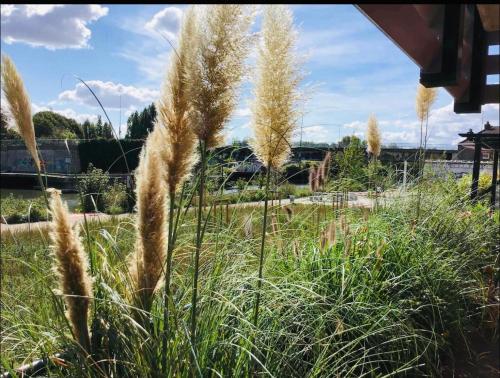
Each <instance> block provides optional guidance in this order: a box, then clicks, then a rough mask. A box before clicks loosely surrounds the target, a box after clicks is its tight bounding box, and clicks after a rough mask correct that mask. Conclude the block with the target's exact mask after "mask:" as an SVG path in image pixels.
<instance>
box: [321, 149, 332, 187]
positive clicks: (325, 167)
mask: <svg viewBox="0 0 500 378" xmlns="http://www.w3.org/2000/svg"><path fill="white" fill-rule="evenodd" d="M331 159H332V153H331V152H330V151H328V152H327V153H326V154H325V157H324V159H323V161H322V162H321V165H320V166H319V169H320V172H319V175H320V176H321V182H322V183H323V184H322V186H323V188H324V186H325V185H326V184H327V183H328V178H329V175H330V163H331Z"/></svg>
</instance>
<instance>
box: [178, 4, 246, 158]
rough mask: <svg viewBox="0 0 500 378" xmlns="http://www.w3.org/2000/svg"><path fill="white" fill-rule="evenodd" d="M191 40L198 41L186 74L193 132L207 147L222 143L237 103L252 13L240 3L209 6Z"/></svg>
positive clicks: (195, 42)
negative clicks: (225, 127)
mask: <svg viewBox="0 0 500 378" xmlns="http://www.w3.org/2000/svg"><path fill="white" fill-rule="evenodd" d="M204 11H205V18H204V19H202V20H200V25H199V30H198V32H197V33H196V36H195V37H192V40H191V43H193V44H196V45H197V48H196V50H195V53H194V56H193V61H192V66H191V68H190V70H189V72H188V75H187V81H188V84H189V85H188V90H189V100H190V102H191V106H192V109H191V114H190V117H191V118H192V120H193V123H192V127H193V131H194V133H195V134H196V136H197V137H198V139H199V140H200V141H202V142H203V144H204V145H205V147H206V148H207V149H211V148H214V147H217V146H218V145H220V144H221V143H222V142H223V135H222V132H223V128H224V125H225V123H226V122H227V120H228V119H229V117H230V115H231V112H232V111H233V109H234V106H235V104H236V97H237V96H236V91H237V89H238V85H239V83H240V82H241V79H242V76H243V73H244V67H245V65H244V59H245V57H246V56H247V54H248V51H249V46H250V41H251V38H250V35H249V34H248V30H249V27H250V25H251V22H252V19H253V15H252V14H251V12H249V10H248V9H247V7H246V6H243V5H239V4H219V5H210V6H208V7H207V8H206V9H204Z"/></svg>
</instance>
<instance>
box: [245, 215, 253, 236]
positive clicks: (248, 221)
mask: <svg viewBox="0 0 500 378" xmlns="http://www.w3.org/2000/svg"><path fill="white" fill-rule="evenodd" d="M243 231H244V232H245V237H246V238H247V239H252V238H253V226H252V214H249V215H247V216H246V217H245V220H244V223H243Z"/></svg>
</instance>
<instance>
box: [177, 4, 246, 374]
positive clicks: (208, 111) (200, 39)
mask: <svg viewBox="0 0 500 378" xmlns="http://www.w3.org/2000/svg"><path fill="white" fill-rule="evenodd" d="M204 10H205V11H206V12H205V13H204V17H203V19H202V20H200V22H199V25H200V28H199V29H198V32H197V33H196V37H193V38H194V39H193V42H192V43H196V50H195V52H194V55H193V60H192V62H191V64H190V67H189V70H188V72H187V75H186V79H187V91H188V100H189V103H190V107H191V108H190V112H189V118H190V122H191V123H190V124H191V127H192V129H193V132H194V134H195V135H196V137H197V139H198V145H199V153H200V160H201V162H200V172H199V187H198V209H197V224H196V249H195V255H194V264H193V265H194V266H193V292H192V299H191V344H192V348H193V351H194V353H193V355H192V360H191V362H192V364H191V365H192V366H193V367H194V358H195V354H196V316H197V313H196V308H197V302H198V271H199V259H200V251H201V243H202V207H203V195H204V190H205V171H206V166H207V153H208V151H209V150H210V149H212V148H214V147H217V146H218V145H219V144H220V143H221V142H222V140H223V135H222V131H223V128H224V125H225V123H226V122H227V121H228V119H229V117H230V115H231V112H232V111H233V109H234V107H235V103H236V90H237V88H238V84H239V83H240V81H241V79H242V76H243V73H244V59H245V57H246V55H247V53H248V50H249V44H250V40H251V39H250V36H249V34H248V30H249V27H250V25H251V22H252V19H253V14H251V13H250V12H249V11H248V9H247V7H246V6H243V5H238V4H224V5H222V4H221V5H210V6H208V7H207V8H205V9H204Z"/></svg>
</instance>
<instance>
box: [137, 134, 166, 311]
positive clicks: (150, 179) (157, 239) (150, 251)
mask: <svg viewBox="0 0 500 378" xmlns="http://www.w3.org/2000/svg"><path fill="white" fill-rule="evenodd" d="M158 130H159V129H154V130H153V132H151V133H150V134H149V136H148V138H147V140H146V143H145V146H144V147H143V150H142V151H141V156H140V159H139V166H138V167H137V171H136V182H137V187H136V196H137V221H136V225H137V230H136V233H137V239H136V244H135V248H134V254H133V256H132V259H131V263H130V273H131V277H132V280H133V284H134V290H135V294H136V295H137V297H136V299H137V300H138V306H140V307H141V309H143V310H145V311H149V310H150V309H151V304H152V300H153V293H154V291H155V289H156V287H157V286H158V282H159V281H160V277H161V275H162V267H163V262H164V260H165V246H166V240H167V232H166V227H165V226H166V218H167V217H166V198H167V197H166V190H165V189H166V188H165V186H164V185H163V182H162V179H161V176H160V175H159V174H158V172H160V171H161V164H160V157H159V154H158V150H159V148H160V147H159V145H160V143H163V141H162V140H161V138H160V133H159V131H158Z"/></svg>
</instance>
